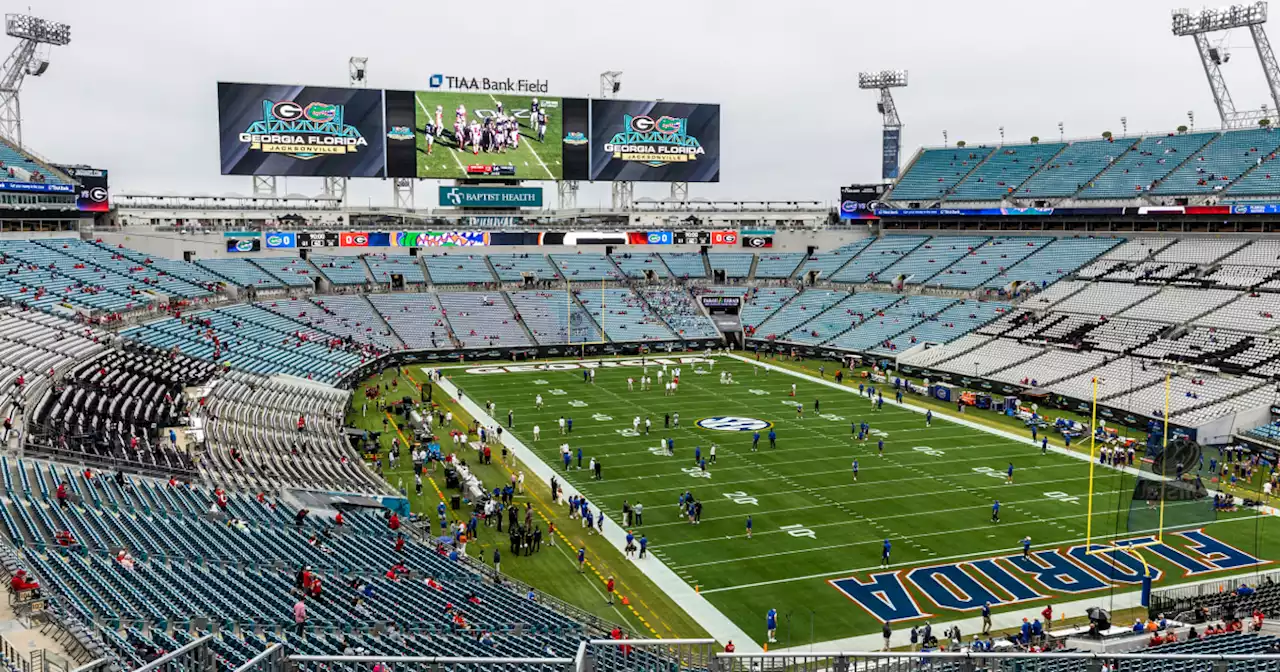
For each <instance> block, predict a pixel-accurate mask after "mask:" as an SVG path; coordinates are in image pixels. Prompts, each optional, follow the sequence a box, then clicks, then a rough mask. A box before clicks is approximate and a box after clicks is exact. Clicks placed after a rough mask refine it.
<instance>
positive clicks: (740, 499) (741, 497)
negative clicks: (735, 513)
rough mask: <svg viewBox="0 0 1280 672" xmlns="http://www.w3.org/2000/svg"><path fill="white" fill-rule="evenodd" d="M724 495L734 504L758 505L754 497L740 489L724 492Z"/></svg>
mask: <svg viewBox="0 0 1280 672" xmlns="http://www.w3.org/2000/svg"><path fill="white" fill-rule="evenodd" d="M724 496H725V497H728V498H729V499H730V500H732V501H733V503H734V504H750V505H752V506H760V502H759V501H758V500H757V499H756V498H755V497H751V496H749V495H747V493H745V492H743V491H741V490H739V491H737V492H726V493H724Z"/></svg>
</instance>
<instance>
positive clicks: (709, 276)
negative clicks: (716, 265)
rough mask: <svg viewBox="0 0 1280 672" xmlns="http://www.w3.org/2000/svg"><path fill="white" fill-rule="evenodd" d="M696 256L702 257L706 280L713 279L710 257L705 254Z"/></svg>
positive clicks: (714, 275)
mask: <svg viewBox="0 0 1280 672" xmlns="http://www.w3.org/2000/svg"><path fill="white" fill-rule="evenodd" d="M698 256H700V257H702V267H703V268H704V269H705V272H706V274H707V280H708V281H710V280H713V279H714V278H715V277H716V274H715V273H714V272H713V271H712V270H711V259H710V258H708V257H707V255H706V254H700V255H698ZM751 263H752V264H754V263H755V262H754V261H753V262H751Z"/></svg>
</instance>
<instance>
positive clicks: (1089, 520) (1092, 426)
mask: <svg viewBox="0 0 1280 672" xmlns="http://www.w3.org/2000/svg"><path fill="white" fill-rule="evenodd" d="M1091 405H1092V411H1091V417H1090V420H1089V499H1088V503H1087V506H1086V510H1085V522H1084V547H1085V550H1086V552H1091V551H1092V550H1093V474H1094V467H1095V466H1096V465H1097V460H1096V453H1097V443H1098V430H1097V425H1098V377H1097V376H1094V377H1093V402H1092V404H1091Z"/></svg>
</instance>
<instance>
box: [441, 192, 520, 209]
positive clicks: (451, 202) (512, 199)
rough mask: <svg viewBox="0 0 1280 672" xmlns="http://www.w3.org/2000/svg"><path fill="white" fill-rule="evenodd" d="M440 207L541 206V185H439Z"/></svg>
mask: <svg viewBox="0 0 1280 672" xmlns="http://www.w3.org/2000/svg"><path fill="white" fill-rule="evenodd" d="M440 207H442V208H541V207H542V187H440Z"/></svg>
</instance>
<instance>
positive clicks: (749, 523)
mask: <svg viewBox="0 0 1280 672" xmlns="http://www.w3.org/2000/svg"><path fill="white" fill-rule="evenodd" d="M747 538H748V539H750V538H751V515H750V514H747Z"/></svg>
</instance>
